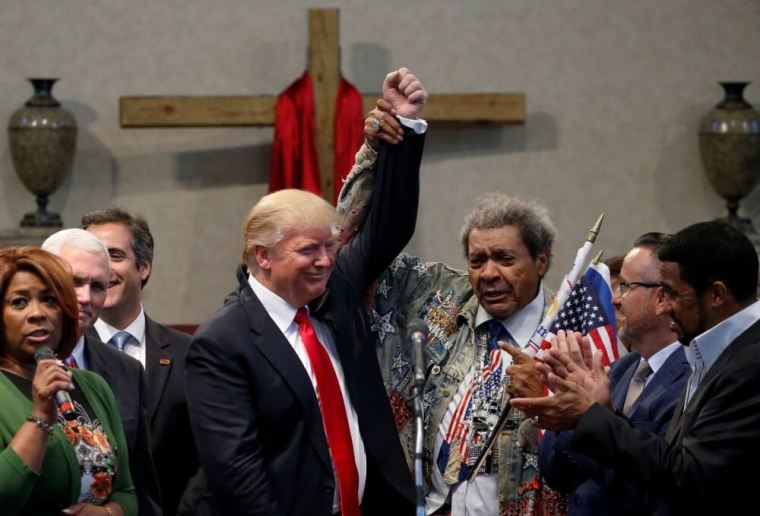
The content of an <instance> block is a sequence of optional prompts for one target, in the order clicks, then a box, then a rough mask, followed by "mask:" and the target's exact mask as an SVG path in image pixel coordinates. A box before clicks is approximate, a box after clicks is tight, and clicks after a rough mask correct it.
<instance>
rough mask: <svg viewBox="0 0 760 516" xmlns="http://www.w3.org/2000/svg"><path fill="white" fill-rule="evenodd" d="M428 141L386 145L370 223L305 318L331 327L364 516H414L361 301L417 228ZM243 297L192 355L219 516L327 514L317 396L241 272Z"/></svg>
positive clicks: (197, 341) (195, 407)
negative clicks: (350, 415) (362, 465)
mask: <svg viewBox="0 0 760 516" xmlns="http://www.w3.org/2000/svg"><path fill="white" fill-rule="evenodd" d="M423 140H424V138H423V137H421V136H418V135H412V134H409V133H408V132H407V135H406V138H405V140H404V142H403V143H402V144H400V145H399V146H397V147H390V148H388V147H385V146H384V147H383V149H382V150H381V152H380V156H379V159H378V167H377V169H378V172H377V176H376V177H377V179H376V188H375V191H374V193H373V198H372V206H371V208H370V212H369V215H368V222H367V224H365V226H364V227H363V228H362V231H361V232H360V233H359V234H358V235H357V236H356V238H354V240H352V241H351V243H350V244H349V245H348V246H347V247H345V248H344V249H343V250H342V251H341V252H340V254H339V255H338V258H337V260H336V265H335V270H334V271H333V274H332V276H331V278H330V280H329V283H328V286H327V292H326V293H325V295H324V296H322V297H321V298H319V299H318V300H316V302H315V303H312V305H313V306H312V307H311V308H312V312H311V313H312V316H313V317H317V318H319V319H320V320H321V321H323V322H324V323H325V324H327V325H328V326H330V327H331V328H332V330H333V335H334V338H335V345H336V348H337V350H338V355H339V357H340V362H341V365H342V368H343V372H344V375H345V381H346V388H347V390H348V392H349V397H350V399H351V402H352V404H353V406H354V408H355V410H356V413H357V417H358V419H359V428H360V431H361V435H362V439H363V441H364V446H365V451H366V455H367V482H366V487H365V492H364V497H363V500H362V511H363V514H364V515H365V516H367V515H371V514H412V513H413V507H414V503H413V501H414V489H413V484H412V478H411V474H410V472H409V470H408V468H407V467H406V462H405V460H404V456H403V453H402V451H401V445H400V442H399V439H398V434H397V433H396V430H395V426H394V422H393V417H392V414H391V410H390V405H389V403H388V398H387V396H386V394H385V389H384V388H383V383H382V377H381V374H380V369H379V366H378V363H377V359H376V357H375V353H374V349H373V348H372V346H371V345H369V343H370V342H372V339H370V337H369V334H368V328H367V321H366V318H365V312H364V310H363V309H362V296H363V293H364V291H365V288H366V287H367V286H368V285H369V284H370V283H371V282H372V281H373V280H374V279H375V278H376V277H377V276H378V275H379V273H380V271H382V270H383V269H384V268H385V267H387V266H388V265H389V264H390V262H391V261H392V259H393V258H394V257H395V256H396V255H397V254H398V253H399V252H400V251H401V249H402V248H403V246H404V245H405V244H406V243H407V242H408V240H409V238H411V235H412V233H413V231H414V223H415V219H416V212H417V196H418V191H419V176H418V173H419V162H420V158H421V154H422V143H423ZM239 280H240V282H241V292H240V293H239V295H238V296H237V298H236V299H233V300H231V301H230V303H229V304H228V305H227V306H225V307H224V308H223V309H222V310H221V311H219V312H217V313H216V314H215V315H214V316H213V317H212V319H211V320H210V321H208V322H207V323H205V324H204V325H202V326H201V327H200V328H199V329H198V331H197V332H196V334H195V337H194V338H193V341H192V343H191V344H190V350H189V351H188V356H187V395H188V400H190V415H191V423H192V425H193V433H194V435H195V438H196V442H197V443H198V452H199V454H200V457H201V463H202V464H203V469H204V471H205V474H206V477H207V479H208V481H209V487H210V491H211V500H210V501H211V503H212V505H213V506H214V508H215V509H216V511H217V513H219V514H236V515H237V514H246V515H265V514H266V515H283V514H286V515H314V516H328V515H330V514H331V513H332V504H333V496H334V492H335V489H336V481H335V478H334V476H333V470H332V463H331V460H330V454H329V450H328V446H327V441H326V438H325V433H324V428H323V424H322V417H321V414H320V409H319V404H318V402H317V398H316V395H315V393H314V388H313V387H312V384H311V381H310V379H309V376H308V374H307V372H306V370H305V369H304V367H303V365H302V363H301V362H300V360H299V359H298V357H297V355H296V354H295V351H294V350H293V348H292V347H291V345H290V344H289V343H288V341H287V340H286V339H285V337H284V336H283V334H282V332H281V331H280V330H279V329H278V328H277V326H276V325H275V324H274V322H273V321H272V319H271V318H270V317H269V315H268V314H267V312H266V311H265V309H264V308H263V306H262V305H261V303H260V301H259V300H258V298H257V297H256V296H255V295H254V293H253V291H252V290H251V289H250V287H249V286H248V284H247V281H246V274H245V273H244V271H243V272H242V274H240V275H239Z"/></svg>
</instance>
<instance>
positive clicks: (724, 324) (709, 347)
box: [686, 301, 760, 372]
mask: <svg viewBox="0 0 760 516" xmlns="http://www.w3.org/2000/svg"><path fill="white" fill-rule="evenodd" d="M758 319H760V301H755V302H754V303H752V304H751V305H749V306H748V307H747V308H744V309H743V310H740V311H738V312H736V313H735V314H734V315H732V316H731V317H729V318H728V319H724V320H723V321H721V322H719V323H718V324H716V325H715V326H713V327H712V328H710V329H709V330H707V331H706V332H704V333H702V334H701V335H698V336H696V337H694V339H693V340H692V341H691V342H690V343H689V346H688V347H687V348H686V360H688V361H689V365H691V368H692V370H694V368H695V367H696V364H697V362H698V361H699V360H700V359H701V360H702V363H703V365H704V372H707V370H708V369H710V367H711V366H712V365H713V364H714V363H715V361H716V360H717V359H718V357H719V356H720V354H721V353H723V351H725V349H726V348H727V347H728V346H729V344H731V343H732V342H733V341H734V340H735V339H736V337H738V336H739V335H741V334H742V333H744V332H745V331H746V330H747V328H749V327H750V326H752V325H753V324H754V323H755V322H757V320H758Z"/></svg>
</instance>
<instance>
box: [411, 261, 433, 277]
mask: <svg viewBox="0 0 760 516" xmlns="http://www.w3.org/2000/svg"><path fill="white" fill-rule="evenodd" d="M412 270H413V271H417V277H418V278H420V277H422V276H424V275H425V274H427V275H428V276H429V275H430V273H429V272H428V269H427V267H426V266H425V264H424V263H422V262H419V263H417V265H415V266H414V267H412Z"/></svg>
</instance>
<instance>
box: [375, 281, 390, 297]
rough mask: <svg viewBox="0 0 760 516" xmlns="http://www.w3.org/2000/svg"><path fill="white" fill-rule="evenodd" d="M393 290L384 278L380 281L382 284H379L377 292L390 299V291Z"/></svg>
mask: <svg viewBox="0 0 760 516" xmlns="http://www.w3.org/2000/svg"><path fill="white" fill-rule="evenodd" d="M391 290H393V287H392V286H391V285H389V284H388V282H387V281H385V280H383V281H381V282H380V284H379V285H378V286H377V293H378V294H382V295H383V297H384V298H386V299H388V293H389V292H390V291H391Z"/></svg>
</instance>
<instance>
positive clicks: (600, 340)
mask: <svg viewBox="0 0 760 516" xmlns="http://www.w3.org/2000/svg"><path fill="white" fill-rule="evenodd" d="M559 330H566V331H578V332H581V333H582V334H584V335H588V336H589V337H590V338H591V342H593V344H594V346H595V347H596V349H598V350H599V351H601V352H602V353H604V363H605V364H610V363H612V362H614V361H615V360H617V359H618V358H620V355H619V352H618V346H617V328H616V326H615V309H614V307H613V306H612V288H611V287H610V270H609V269H608V268H607V266H606V265H605V264H603V263H598V264H593V263H592V264H591V265H589V266H588V268H587V269H586V272H584V273H583V276H581V278H580V280H579V281H578V282H577V283H576V285H575V286H574V287H573V290H572V291H571V292H570V297H569V298H568V299H567V302H565V305H564V306H563V307H562V309H561V310H560V311H559V313H558V314H557V318H556V319H555V320H554V323H553V324H552V325H551V327H550V328H549V335H547V338H546V340H545V341H544V343H543V345H542V348H543V347H549V343H548V342H547V341H548V340H549V339H548V337H549V336H551V335H556V334H557V331H559Z"/></svg>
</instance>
